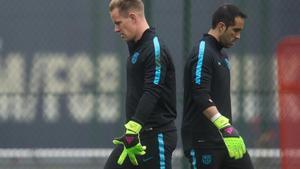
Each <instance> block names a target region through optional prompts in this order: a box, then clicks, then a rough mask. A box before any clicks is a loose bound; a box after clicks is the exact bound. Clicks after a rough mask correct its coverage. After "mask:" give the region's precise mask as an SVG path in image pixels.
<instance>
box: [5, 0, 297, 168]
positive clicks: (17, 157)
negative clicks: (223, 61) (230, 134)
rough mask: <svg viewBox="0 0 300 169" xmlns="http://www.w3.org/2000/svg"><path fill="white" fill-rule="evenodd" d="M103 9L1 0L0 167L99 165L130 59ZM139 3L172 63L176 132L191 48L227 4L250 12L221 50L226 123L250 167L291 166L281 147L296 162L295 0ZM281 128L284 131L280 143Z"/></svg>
mask: <svg viewBox="0 0 300 169" xmlns="http://www.w3.org/2000/svg"><path fill="white" fill-rule="evenodd" d="M108 3H109V1H108V0H51V1H49V0H48V1H46V0H26V1H20V0H0V168H1V169H21V168H22V169H40V168H45V169H71V168H72V169H96V168H97V169H98V168H103V165H104V163H105V161H106V159H107V157H108V155H109V153H110V151H111V149H112V148H113V144H112V142H111V141H112V138H113V137H114V136H118V135H121V134H122V133H123V132H124V131H123V123H124V117H125V112H124V95H125V93H126V91H125V89H126V88H125V85H126V83H125V75H126V74H125V64H126V57H127V55H128V51H127V46H126V44H125V43H124V42H123V41H122V40H121V39H120V37H119V35H118V34H116V33H114V25H113V24H112V22H111V19H110V15H109V11H108ZM144 3H145V10H146V16H147V19H148V21H149V23H150V25H151V26H153V27H155V28H156V29H157V32H158V33H159V35H160V37H161V38H162V39H164V41H165V43H166V44H167V45H168V47H169V49H170V51H171V53H172V56H173V59H174V62H175V67H176V76H177V96H178V98H177V100H178V104H177V110H178V118H177V121H176V124H177V126H178V129H180V123H181V117H182V108H183V107H182V103H183V82H182V78H183V65H184V60H185V58H186V56H187V54H188V52H189V50H190V49H191V47H192V46H193V45H194V44H195V43H197V41H198V40H199V39H200V38H201V36H202V34H203V33H206V32H207V31H208V29H209V28H210V25H211V15H212V14H213V12H214V11H215V10H216V8H217V7H218V6H219V5H221V4H224V3H233V4H235V5H237V6H239V7H240V8H241V9H242V10H243V11H244V12H245V13H246V14H247V15H248V18H247V19H246V24H245V30H244V31H243V32H242V34H241V40H240V41H239V43H237V44H236V46H234V47H233V48H231V49H229V50H227V52H228V53H229V55H230V56H231V61H230V63H231V83H232V87H231V94H232V108H233V116H234V124H235V126H236V127H237V128H238V129H239V131H240V133H241V135H242V136H243V137H244V139H245V141H246V144H247V147H248V149H249V152H250V154H251V156H252V160H253V163H254V165H255V167H256V168H260V169H279V168H286V169H287V168H289V169H296V168H297V167H298V168H299V166H300V164H299V162H298V164H299V165H298V164H295V163H290V164H291V165H290V166H288V167H287V165H283V163H285V162H287V161H286V160H288V159H290V158H287V159H284V160H283V155H282V154H281V153H280V152H281V151H280V150H283V149H284V146H288V147H289V148H291V149H292V150H295V151H293V153H294V154H292V155H290V156H293V158H294V159H296V160H298V161H299V159H300V151H298V150H297V148H298V149H299V148H300V146H299V143H297V142H300V141H299V140H300V136H298V135H299V132H298V135H297V130H296V129H297V126H299V121H300V114H299V111H300V107H299V104H300V96H299V95H300V92H299V91H300V89H299V84H300V80H299V79H300V77H299V74H300V54H299V53H300V51H299V48H300V45H299V44H300V43H299V41H297V40H294V41H292V42H295V43H292V45H291V40H290V39H295V38H297V36H298V35H299V34H300V19H299V16H300V12H299V7H300V1H299V0H285V1H282V0H272V1H271V0H264V1H262V0H251V1H247V0H214V1H212V0H197V1H196V0H163V1H162V0H145V1H144ZM297 18H298V19H297ZM278 56H280V57H278ZM290 58H292V59H290ZM280 64H282V66H281V67H280V69H279V66H278V65H280ZM279 70H280V71H279ZM287 72H289V73H287ZM280 77H285V79H284V78H283V79H281V80H280ZM285 81H289V84H292V89H291V90H289V89H290V88H289V85H282V86H283V87H282V88H280V86H281V84H285V83H284V82H285ZM280 89H286V90H280ZM282 93H283V94H282ZM281 96H282V97H281ZM279 105H280V106H279ZM285 107H292V109H291V108H290V109H285ZM285 112H288V113H290V112H293V113H291V114H292V116H287V115H286V113H285ZM283 114H284V115H283ZM280 117H289V118H280ZM280 119H283V120H282V123H279V122H280V121H281V120H280ZM290 119H293V123H290V122H289V120H290ZM279 124H284V125H285V126H289V127H281V128H280V127H279V126H280V125H279ZM299 127H300V126H299ZM286 130H287V131H289V132H287V131H286ZM280 131H281V132H284V133H287V134H286V135H284V137H283V136H282V135H280ZM178 134H179V136H180V132H178ZM280 136H282V137H280ZM179 138H180V137H179ZM291 140H292V141H291ZM280 141H282V142H280ZM181 147H182V146H181V140H180V139H179V142H178V145H177V150H176V152H175V154H174V159H173V168H174V169H183V168H189V165H188V164H187V161H186V159H185V158H184V157H183V155H182V150H181ZM280 147H281V149H280Z"/></svg>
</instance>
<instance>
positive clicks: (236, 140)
mask: <svg viewBox="0 0 300 169" xmlns="http://www.w3.org/2000/svg"><path fill="white" fill-rule="evenodd" d="M245 18H246V15H245V14H244V13H243V12H241V11H240V9H239V8H238V7H236V6H234V5H231V4H226V5H223V6H221V7H219V8H218V9H217V10H216V11H215V13H214V14H213V17H212V27H211V28H210V30H209V31H208V33H207V34H205V35H204V36H203V37H202V38H201V39H200V41H199V42H198V43H197V45H196V46H194V48H193V49H192V51H191V53H190V56H189V57H188V58H187V61H186V65H185V70H184V114H183V121H182V128H181V136H182V142H183V148H184V153H185V156H186V157H187V158H188V159H189V161H190V164H191V169H223V168H224V169H225V168H226V169H253V165H252V162H251V160H250V157H249V154H248V153H247V151H246V146H245V144H244V141H243V139H242V137H241V136H240V135H239V133H238V131H237V130H236V129H235V128H234V127H233V126H232V117H231V101H230V66H229V61H228V56H227V55H226V53H225V52H223V51H222V48H230V47H232V46H233V45H234V43H235V42H236V41H237V40H238V39H240V33H241V31H242V30H243V28H244V21H245Z"/></svg>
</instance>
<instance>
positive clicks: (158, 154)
mask: <svg viewBox="0 0 300 169" xmlns="http://www.w3.org/2000/svg"><path fill="white" fill-rule="evenodd" d="M140 139H141V144H142V145H144V146H146V147H147V149H146V154H145V155H143V156H136V158H137V161H138V164H139V165H138V166H133V165H132V164H131V162H130V160H129V158H128V157H126V159H125V161H124V163H123V165H118V164H117V161H118V158H119V156H120V154H121V152H122V150H123V145H119V146H117V147H115V148H114V150H113V151H112V153H111V154H110V156H109V157H108V160H107V161H106V164H105V167H104V169H161V168H164V169H171V168H172V153H173V151H174V150H175V148H176V144H177V132H176V130H172V131H164V132H159V131H144V132H142V133H141V134H140Z"/></svg>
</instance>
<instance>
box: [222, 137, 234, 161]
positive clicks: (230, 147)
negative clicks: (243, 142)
mask: <svg viewBox="0 0 300 169" xmlns="http://www.w3.org/2000/svg"><path fill="white" fill-rule="evenodd" d="M224 143H225V145H226V148H227V151H228V154H229V157H230V158H234V157H235V154H234V151H233V147H232V145H231V144H230V140H229V139H228V138H226V139H225V138H224Z"/></svg>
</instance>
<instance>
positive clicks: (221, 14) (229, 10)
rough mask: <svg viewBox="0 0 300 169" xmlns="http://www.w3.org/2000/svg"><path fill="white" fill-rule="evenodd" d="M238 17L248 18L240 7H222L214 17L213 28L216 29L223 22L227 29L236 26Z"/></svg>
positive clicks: (229, 5)
mask: <svg viewBox="0 0 300 169" xmlns="http://www.w3.org/2000/svg"><path fill="white" fill-rule="evenodd" d="M236 17H242V18H243V19H245V18H247V15H246V14H244V13H243V12H242V11H241V10H240V9H239V8H238V7H236V6H234V5H232V4H225V5H222V6H220V7H219V8H218V9H217V10H216V11H215V13H214V14H213V16H212V28H213V29H214V28H216V26H217V24H218V23H219V22H223V23H224V24H225V26H226V27H228V26H232V25H234V19H235V18H236Z"/></svg>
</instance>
